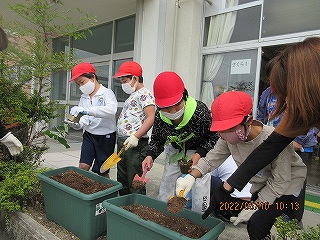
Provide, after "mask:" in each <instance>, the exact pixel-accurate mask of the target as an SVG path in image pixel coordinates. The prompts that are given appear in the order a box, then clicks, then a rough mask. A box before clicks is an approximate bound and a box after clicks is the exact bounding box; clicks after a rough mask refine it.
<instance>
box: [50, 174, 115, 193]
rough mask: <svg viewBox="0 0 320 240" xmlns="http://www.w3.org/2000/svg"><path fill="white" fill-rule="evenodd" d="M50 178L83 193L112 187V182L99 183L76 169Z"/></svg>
mask: <svg viewBox="0 0 320 240" xmlns="http://www.w3.org/2000/svg"><path fill="white" fill-rule="evenodd" d="M50 178H52V179H54V180H56V181H57V182H59V183H62V184H64V185H66V186H68V187H71V188H73V189H75V190H78V191H80V192H82V193H85V194H92V193H96V192H99V191H103V190H106V189H108V188H110V187H113V186H114V185H113V184H107V183H100V182H97V181H95V180H93V179H91V178H88V177H86V176H84V175H82V174H80V173H78V172H76V171H73V170H68V171H65V172H63V173H61V174H58V175H55V176H51V177H50Z"/></svg>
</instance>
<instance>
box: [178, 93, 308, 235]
mask: <svg viewBox="0 0 320 240" xmlns="http://www.w3.org/2000/svg"><path fill="white" fill-rule="evenodd" d="M211 111H212V125H211V129H210V130H211V131H215V132H218V134H219V135H220V139H219V140H218V142H217V143H216V145H215V147H214V148H213V149H212V150H210V152H208V154H207V155H206V157H204V158H201V159H200V160H199V162H198V164H197V165H196V166H193V169H192V171H191V173H190V174H189V175H187V176H186V177H184V178H179V179H178V180H177V182H176V193H179V192H180V191H181V190H185V192H184V196H185V195H186V194H187V193H188V192H189V191H190V189H191V187H192V185H193V183H194V182H195V179H196V178H197V177H201V176H202V175H204V174H206V173H208V172H210V171H212V170H213V169H215V168H217V167H218V166H219V165H220V164H221V163H222V162H223V161H225V159H226V158H227V157H228V156H229V155H230V154H231V155H232V157H233V158H234V160H235V161H236V163H237V165H238V166H239V165H240V164H241V163H242V162H243V161H244V160H245V159H246V157H247V156H248V155H249V154H250V153H251V152H252V151H253V150H254V149H255V148H256V147H257V146H259V144H260V143H262V142H263V141H264V140H265V139H266V138H267V137H268V136H269V135H270V134H271V133H272V131H273V129H274V128H273V127H271V126H266V125H263V124H262V123H261V122H259V121H257V120H253V117H252V116H251V115H250V113H251V111H252V99H251V97H250V95H248V94H247V93H245V92H240V91H231V92H226V93H223V94H221V95H220V96H219V97H217V98H216V100H215V101H214V102H213V103H212V106H211ZM257 161H259V159H257ZM306 174H307V168H306V166H305V165H304V163H303V162H302V160H301V158H300V157H299V156H298V155H297V154H296V153H295V152H294V149H293V146H292V144H291V145H290V146H287V147H286V148H285V149H284V150H283V151H282V153H281V154H280V155H279V156H278V157H277V158H276V159H274V161H273V162H272V163H271V164H269V165H267V166H266V167H265V168H264V169H262V170H261V171H260V172H259V173H258V174H256V175H255V176H254V177H253V178H251V180H250V183H251V184H252V187H251V193H252V197H251V200H252V201H254V202H252V203H251V202H243V204H237V205H236V204H233V203H232V202H220V204H219V206H214V208H215V209H213V210H214V211H215V212H220V211H223V210H228V209H229V208H231V207H233V208H238V209H242V211H241V212H240V213H239V215H238V217H234V218H232V219H231V220H232V221H234V224H235V225H237V224H238V223H239V222H246V221H248V225H247V230H248V233H249V236H250V239H263V238H265V237H268V235H269V233H270V229H271V227H272V225H273V224H274V222H275V219H276V217H278V216H280V215H281V214H282V213H289V212H292V211H296V210H297V209H299V207H300V206H299V205H298V202H297V196H298V195H299V193H300V191H301V189H302V187H303V183H304V180H305V178H306ZM222 184H223V183H222ZM216 210H218V211H216Z"/></svg>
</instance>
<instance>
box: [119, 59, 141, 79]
mask: <svg viewBox="0 0 320 240" xmlns="http://www.w3.org/2000/svg"><path fill="white" fill-rule="evenodd" d="M128 75H133V76H138V77H139V76H142V68H141V66H140V64H139V63H137V62H133V61H128V62H124V63H122V64H121V65H120V67H119V70H118V73H116V74H115V75H113V78H118V77H123V76H128Z"/></svg>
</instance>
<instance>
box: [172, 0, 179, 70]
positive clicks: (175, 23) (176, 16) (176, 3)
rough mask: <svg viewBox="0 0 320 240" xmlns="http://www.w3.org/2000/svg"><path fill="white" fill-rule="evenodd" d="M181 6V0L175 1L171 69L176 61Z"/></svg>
mask: <svg viewBox="0 0 320 240" xmlns="http://www.w3.org/2000/svg"><path fill="white" fill-rule="evenodd" d="M179 8H181V5H180V0H177V1H176V2H175V9H174V23H173V24H174V25H173V41H172V51H171V52H172V55H171V70H172V71H173V67H174V61H175V46H176V35H177V21H178V9H179Z"/></svg>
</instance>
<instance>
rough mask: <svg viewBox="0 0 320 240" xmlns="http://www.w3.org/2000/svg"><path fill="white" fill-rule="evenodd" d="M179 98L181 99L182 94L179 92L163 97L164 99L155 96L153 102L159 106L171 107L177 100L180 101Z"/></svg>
mask: <svg viewBox="0 0 320 240" xmlns="http://www.w3.org/2000/svg"><path fill="white" fill-rule="evenodd" d="M181 99H182V94H179V95H176V96H174V97H171V98H164V99H159V98H157V99H155V102H156V105H157V106H158V107H159V108H165V107H171V106H173V105H175V104H177V103H178V102H180V101H181Z"/></svg>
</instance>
